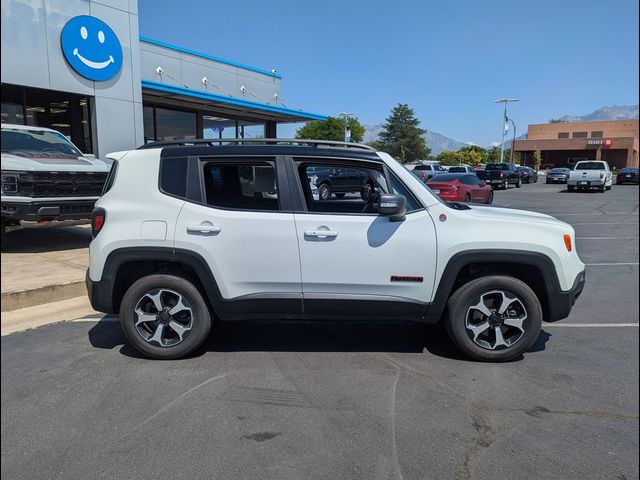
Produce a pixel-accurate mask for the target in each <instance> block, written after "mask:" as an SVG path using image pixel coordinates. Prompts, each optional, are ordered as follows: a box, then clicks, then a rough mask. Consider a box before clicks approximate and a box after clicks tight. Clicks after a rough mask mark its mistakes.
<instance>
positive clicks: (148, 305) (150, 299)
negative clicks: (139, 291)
mask: <svg viewBox="0 0 640 480" xmlns="http://www.w3.org/2000/svg"><path fill="white" fill-rule="evenodd" d="M134 322H135V324H134V325H135V329H136V332H137V333H138V335H140V337H142V339H144V340H145V341H146V342H148V343H152V344H157V345H159V346H160V347H172V346H174V345H177V344H179V343H181V342H182V341H183V340H184V339H185V338H187V336H188V335H189V334H190V332H191V329H192V328H193V307H192V306H191V303H190V302H189V301H188V300H187V299H186V298H185V297H184V295H182V294H180V293H178V292H176V291H175V290H170V289H167V288H156V289H154V290H151V291H149V292H147V293H145V294H144V295H143V296H142V298H140V300H138V302H137V303H136V308H135V309H134Z"/></svg>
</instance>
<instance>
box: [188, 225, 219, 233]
mask: <svg viewBox="0 0 640 480" xmlns="http://www.w3.org/2000/svg"><path fill="white" fill-rule="evenodd" d="M221 230H222V227H219V226H217V225H212V224H210V223H201V224H200V225H189V226H188V227H187V233H219V232H220V231H221Z"/></svg>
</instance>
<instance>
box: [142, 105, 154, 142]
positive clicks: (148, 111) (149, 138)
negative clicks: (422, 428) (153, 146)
mask: <svg viewBox="0 0 640 480" xmlns="http://www.w3.org/2000/svg"><path fill="white" fill-rule="evenodd" d="M142 118H143V119H144V143H149V142H153V141H154V140H155V139H156V127H155V120H154V118H153V107H151V106H149V105H145V106H144V107H142Z"/></svg>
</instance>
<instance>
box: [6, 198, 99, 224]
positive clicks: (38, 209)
mask: <svg viewBox="0 0 640 480" xmlns="http://www.w3.org/2000/svg"><path fill="white" fill-rule="evenodd" d="M96 200H97V199H96V198H88V199H83V200H46V201H41V200H34V201H33V202H29V203H25V202H12V201H10V200H9V201H4V200H3V201H2V206H1V207H0V211H1V212H2V218H10V219H13V220H28V221H40V220H83V219H86V218H91V212H92V211H93V207H94V204H95V203H96Z"/></svg>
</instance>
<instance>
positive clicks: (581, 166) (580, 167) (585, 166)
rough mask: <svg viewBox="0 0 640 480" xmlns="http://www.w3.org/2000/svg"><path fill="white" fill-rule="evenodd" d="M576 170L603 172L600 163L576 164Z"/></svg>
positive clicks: (602, 166)
mask: <svg viewBox="0 0 640 480" xmlns="http://www.w3.org/2000/svg"><path fill="white" fill-rule="evenodd" d="M576 170H605V167H604V163H602V162H580V163H578V164H576Z"/></svg>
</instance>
